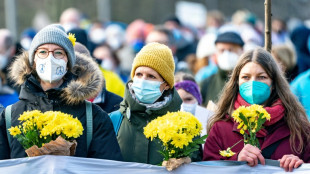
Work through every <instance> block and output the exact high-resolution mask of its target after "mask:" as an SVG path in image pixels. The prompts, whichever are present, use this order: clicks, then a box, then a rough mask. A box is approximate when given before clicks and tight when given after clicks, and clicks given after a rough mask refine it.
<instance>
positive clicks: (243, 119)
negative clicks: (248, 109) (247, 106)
mask: <svg viewBox="0 0 310 174" xmlns="http://www.w3.org/2000/svg"><path fill="white" fill-rule="evenodd" d="M239 118H240V119H241V120H242V121H243V122H244V124H245V125H247V126H248V120H247V119H246V118H245V116H244V115H243V114H242V113H240V114H239Z"/></svg>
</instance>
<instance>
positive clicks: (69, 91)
mask: <svg viewBox="0 0 310 174" xmlns="http://www.w3.org/2000/svg"><path fill="white" fill-rule="evenodd" d="M74 43H75V42H74V39H72V37H71V39H70V37H68V35H67V34H66V33H65V31H64V29H63V28H62V26H60V25H56V24H53V25H49V26H47V27H45V28H43V29H42V30H41V31H39V33H38V34H37V35H36V36H35V37H34V39H33V41H32V43H31V46H30V49H29V51H28V52H23V53H22V54H21V55H19V56H18V57H17V58H16V60H15V61H14V62H13V64H12V66H11V68H10V77H11V78H12V79H13V80H14V81H15V83H16V85H21V91H20V95H19V99H20V101H18V102H17V103H15V104H14V105H12V112H11V116H12V121H11V125H12V126H17V125H19V124H20V123H19V121H18V120H17V119H18V117H19V116H20V114H22V113H23V112H24V111H31V110H40V111H42V112H45V111H61V112H63V113H67V114H71V115H73V117H76V118H78V119H79V120H80V121H81V123H82V125H83V128H84V132H83V135H82V136H80V137H79V138H77V139H76V140H77V148H76V152H75V156H77V157H89V158H100V159H110V160H122V155H121V152H120V148H119V145H118V142H117V140H116V136H115V132H114V129H113V125H112V122H111V120H110V118H109V116H108V115H107V113H106V112H104V111H103V110H102V109H101V108H100V107H99V106H97V105H95V104H92V113H93V125H92V128H93V133H92V140H91V143H90V146H89V148H88V149H87V142H86V141H87V134H86V132H87V126H86V104H85V100H86V99H88V98H92V97H94V96H95V95H96V94H98V92H99V91H100V90H101V87H102V83H103V78H102V75H101V72H100V70H99V68H98V66H97V65H96V62H94V61H93V60H92V59H91V58H89V57H87V56H84V55H83V54H79V53H75V52H74V49H73V45H74ZM4 115H5V112H2V114H1V117H0V159H10V158H21V157H25V156H26V153H25V150H24V149H23V147H22V146H21V144H20V143H19V142H18V141H17V139H16V138H13V137H11V142H10V147H9V143H8V137H7V128H6V123H5V121H6V120H5V117H4Z"/></svg>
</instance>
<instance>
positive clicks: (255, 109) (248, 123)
mask: <svg viewBox="0 0 310 174" xmlns="http://www.w3.org/2000/svg"><path fill="white" fill-rule="evenodd" d="M232 117H233V119H234V120H235V122H237V123H239V125H238V127H237V128H238V129H240V133H241V134H243V136H244V143H245V144H251V145H253V146H256V147H258V148H259V142H258V139H257V138H256V133H257V132H258V131H260V130H261V128H262V127H263V124H264V123H265V121H266V120H270V114H269V113H268V112H267V111H266V110H265V109H264V108H263V106H261V105H256V104H254V105H251V106H248V107H245V106H240V107H239V108H238V109H237V110H235V111H234V112H233V114H232ZM245 131H247V132H248V133H246V132H245Z"/></svg>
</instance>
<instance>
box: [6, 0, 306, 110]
mask: <svg viewBox="0 0 310 174" xmlns="http://www.w3.org/2000/svg"><path fill="white" fill-rule="evenodd" d="M0 2H1V3H0V8H1V9H2V10H1V12H0V13H2V15H1V16H5V18H4V17H3V18H1V19H0V28H1V29H0V70H1V72H0V77H1V78H0V80H1V83H0V93H1V97H0V103H1V104H3V105H4V106H7V105H8V104H11V103H14V102H16V100H18V92H19V89H18V87H15V86H13V85H12V84H11V82H10V79H8V78H7V76H6V73H7V71H8V67H9V65H10V62H12V60H14V57H15V56H16V55H18V54H19V53H20V52H21V51H22V50H28V49H29V46H30V43H31V41H32V39H33V37H34V36H35V35H36V33H37V32H38V31H39V30H40V29H41V28H43V27H44V26H46V25H48V24H51V23H60V24H61V25H62V26H63V27H64V28H65V30H66V32H67V33H73V34H75V37H76V39H77V41H78V42H80V43H81V44H83V45H84V46H86V47H87V48H88V50H89V52H90V54H91V56H92V57H93V58H94V59H95V60H96V62H97V63H98V65H100V69H101V71H102V74H103V76H104V78H105V82H106V89H107V91H110V92H112V93H114V94H117V95H119V96H121V97H123V96H124V91H125V83H126V82H127V81H128V80H129V78H130V71H131V66H132V62H133V59H134V57H135V55H136V53H138V52H139V51H140V49H141V48H142V47H143V46H144V45H145V44H147V43H150V42H159V43H162V44H165V45H167V46H168V47H169V48H170V49H171V50H172V53H173V56H174V60H175V65H176V73H177V72H180V71H181V72H183V73H186V74H189V75H191V76H193V77H194V78H193V79H192V80H193V81H196V82H197V84H199V86H200V90H201V94H202V102H200V103H201V105H203V106H206V105H207V104H208V101H209V100H212V101H214V102H216V101H217V96H218V93H220V92H221V89H222V87H223V85H224V83H225V82H226V81H227V78H228V76H229V72H231V70H232V69H233V68H234V65H235V64H236V61H237V60H238V57H239V56H240V55H241V54H242V53H243V52H244V51H247V50H251V49H253V48H256V47H263V46H264V20H263V19H264V2H263V1H261V0H250V1H249V0H244V1H241V0H236V2H235V0H234V1H233V2H234V3H231V1H224V0H223V1H212V0H206V1H202V0H201V1H176V0H173V1H169V2H166V1H163V0H162V1H133V0H131V1H129V0H127V1H110V0H97V1H79V0H76V1H69V0H68V1H51V0H50V1H49V0H45V1H40V2H35V3H34V2H32V1H30V0H29V1H23V2H21V1H20V2H19V1H9V0H8V1H4V0H1V1H0ZM307 4H308V5H309V4H310V3H309V2H308V1H306V0H296V1H294V2H292V1H289V0H287V1H282V0H281V1H280V0H278V1H276V0H274V1H272V13H273V16H272V55H273V56H274V58H275V59H276V61H277V62H278V63H279V66H280V67H281V69H282V70H283V73H285V75H286V77H287V80H288V82H290V83H291V85H292V90H293V91H294V93H295V94H296V95H297V96H298V97H299V99H300V101H301V102H302V104H304V106H305V109H306V111H307V113H308V116H309V114H310V110H308V108H307V107H306V106H307V104H308V105H309V104H310V97H308V96H307V94H306V93H309V95H310V92H307V90H306V89H307V84H308V81H310V77H308V76H309V75H307V77H308V78H304V77H299V76H302V75H304V74H306V73H307V70H309V68H310V37H309V36H310V22H309V21H308V20H307V16H309V14H307V13H309V11H308V10H306V9H304V10H302V9H303V8H305V7H307ZM308 7H309V6H308ZM123 9H124V10H123ZM296 9H301V10H296ZM8 15H10V16H8ZM29 16H30V17H29ZM225 33H226V34H227V35H224V36H223V37H221V38H220V37H218V36H220V35H221V34H225ZM236 35H237V36H236ZM225 44H228V46H227V45H225ZM309 73H310V72H308V74H309ZM298 77H299V78H301V79H298ZM309 83H310V82H309ZM214 89H216V90H214ZM90 100H93V99H90Z"/></svg>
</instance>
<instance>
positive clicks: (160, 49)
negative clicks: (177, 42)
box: [131, 42, 175, 89]
mask: <svg viewBox="0 0 310 174" xmlns="http://www.w3.org/2000/svg"><path fill="white" fill-rule="evenodd" d="M139 66H147V67H150V68H152V69H154V70H155V71H156V72H157V73H159V74H160V75H161V76H162V77H163V78H164V80H165V81H166V82H167V83H168V84H169V86H170V88H171V89H172V88H173V86H174V70H175V65H174V60H173V55H172V52H171V50H170V48H169V47H167V46H166V45H164V44H160V43H157V42H152V43H149V44H147V45H145V46H144V47H143V48H142V49H141V50H140V52H139V53H138V54H137V55H136V57H135V59H134V61H133V64H132V69H131V78H132V79H133V77H134V75H135V71H136V69H137V68H138V67H139Z"/></svg>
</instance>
